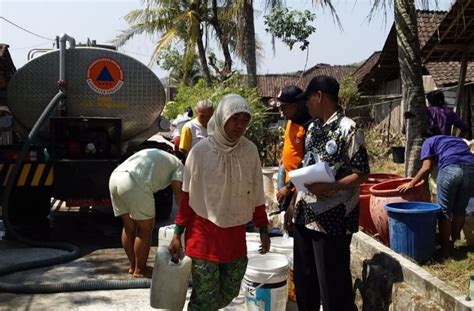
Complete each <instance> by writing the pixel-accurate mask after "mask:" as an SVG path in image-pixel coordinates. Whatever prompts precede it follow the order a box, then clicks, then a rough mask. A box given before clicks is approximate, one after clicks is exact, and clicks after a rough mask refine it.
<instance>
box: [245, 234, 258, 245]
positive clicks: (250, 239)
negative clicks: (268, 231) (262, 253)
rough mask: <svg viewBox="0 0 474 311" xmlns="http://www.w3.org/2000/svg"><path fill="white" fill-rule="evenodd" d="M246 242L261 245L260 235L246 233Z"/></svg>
mask: <svg viewBox="0 0 474 311" xmlns="http://www.w3.org/2000/svg"><path fill="white" fill-rule="evenodd" d="M245 240H247V242H258V243H260V233H258V232H246V233H245Z"/></svg>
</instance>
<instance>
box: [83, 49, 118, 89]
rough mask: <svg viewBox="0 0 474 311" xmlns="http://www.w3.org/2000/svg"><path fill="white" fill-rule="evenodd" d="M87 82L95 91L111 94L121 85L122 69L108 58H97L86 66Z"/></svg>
mask: <svg viewBox="0 0 474 311" xmlns="http://www.w3.org/2000/svg"><path fill="white" fill-rule="evenodd" d="M87 84H88V85H89V87H90V88H91V89H92V90H94V91H95V92H96V93H98V94H101V95H111V94H114V93H115V92H117V91H118V90H119V89H120V88H121V87H122V85H123V70H122V67H121V66H120V64H119V63H117V62H116V61H114V60H113V59H110V58H99V59H96V60H95V61H93V62H92V63H91V64H90V65H89V67H88V68H87Z"/></svg>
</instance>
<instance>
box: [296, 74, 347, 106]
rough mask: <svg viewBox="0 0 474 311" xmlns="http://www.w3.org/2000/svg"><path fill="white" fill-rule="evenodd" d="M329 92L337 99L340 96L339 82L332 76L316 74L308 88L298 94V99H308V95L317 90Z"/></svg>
mask: <svg viewBox="0 0 474 311" xmlns="http://www.w3.org/2000/svg"><path fill="white" fill-rule="evenodd" d="M317 91H321V92H323V93H326V94H329V95H331V96H332V98H333V99H334V100H335V101H337V100H338V98H339V82H337V80H336V79H334V78H333V77H330V76H316V77H314V78H313V79H311V81H309V83H308V86H307V87H306V90H305V91H304V92H303V93H301V94H299V95H298V96H297V98H298V99H308V97H309V96H310V95H311V94H313V93H315V92H317Z"/></svg>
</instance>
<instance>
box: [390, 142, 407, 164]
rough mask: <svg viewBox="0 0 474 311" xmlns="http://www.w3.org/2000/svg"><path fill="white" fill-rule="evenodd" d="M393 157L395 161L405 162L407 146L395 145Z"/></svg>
mask: <svg viewBox="0 0 474 311" xmlns="http://www.w3.org/2000/svg"><path fill="white" fill-rule="evenodd" d="M392 159H393V162H395V163H404V162H405V147H403V146H393V147H392Z"/></svg>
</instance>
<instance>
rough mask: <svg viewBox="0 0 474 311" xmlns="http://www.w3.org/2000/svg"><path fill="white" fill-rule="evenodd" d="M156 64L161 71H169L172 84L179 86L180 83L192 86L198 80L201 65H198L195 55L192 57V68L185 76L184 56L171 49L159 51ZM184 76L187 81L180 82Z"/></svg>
mask: <svg viewBox="0 0 474 311" xmlns="http://www.w3.org/2000/svg"><path fill="white" fill-rule="evenodd" d="M157 64H158V66H160V67H161V68H162V69H164V70H167V71H169V79H170V80H171V81H172V82H173V84H179V83H180V82H184V83H185V84H193V83H195V82H197V81H198V79H199V78H200V71H201V65H200V64H199V62H198V59H197V57H196V55H193V63H192V67H191V68H190V69H189V72H188V73H187V74H186V72H185V71H186V68H185V66H184V64H185V61H184V55H183V54H181V53H180V52H179V51H178V50H177V49H175V48H172V47H168V48H166V49H163V50H160V52H159V56H158V60H157ZM185 76H187V78H188V81H182V79H183V77H185Z"/></svg>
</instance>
